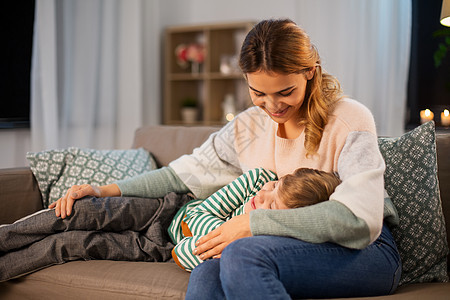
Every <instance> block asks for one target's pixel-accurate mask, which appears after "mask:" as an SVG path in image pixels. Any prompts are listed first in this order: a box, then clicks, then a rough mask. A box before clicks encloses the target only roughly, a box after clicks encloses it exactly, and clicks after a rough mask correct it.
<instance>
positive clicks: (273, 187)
mask: <svg viewBox="0 0 450 300" xmlns="http://www.w3.org/2000/svg"><path fill="white" fill-rule="evenodd" d="M340 182H341V181H340V179H339V178H338V177H337V176H336V175H334V174H332V173H328V172H324V171H319V170H315V169H308V168H299V169H297V170H296V171H295V172H294V173H293V174H288V175H285V176H283V177H282V178H280V179H279V180H277V176H276V174H275V173H273V172H272V171H269V170H265V169H263V168H257V169H253V170H250V171H248V172H246V173H244V174H242V175H241V176H239V177H238V178H237V179H235V180H234V181H233V182H231V183H230V184H228V185H226V186H225V187H223V188H221V189H220V190H219V191H217V192H216V193H214V194H212V195H211V196H210V197H209V198H207V199H206V200H199V199H195V200H192V201H190V202H189V203H187V204H186V205H185V206H184V207H182V208H181V209H180V210H179V211H178V213H177V214H176V216H175V218H174V219H173V221H172V223H171V225H170V227H169V235H170V237H171V238H172V240H173V242H174V243H175V244H176V246H175V248H174V249H173V250H172V257H173V259H174V261H175V262H176V263H177V264H178V266H180V267H181V268H183V269H184V270H186V271H192V270H193V269H194V268H195V267H196V266H197V265H198V264H200V263H201V262H202V260H201V259H200V258H199V257H198V256H196V255H194V254H192V251H193V250H194V249H195V243H196V242H197V240H198V239H200V238H201V237H202V236H203V235H205V234H207V233H209V232H211V231H212V230H214V229H215V228H217V227H219V226H220V225H222V224H223V223H224V222H226V221H227V220H229V219H231V218H232V217H234V216H238V215H241V214H244V213H249V212H250V211H251V210H254V209H290V208H298V207H304V206H308V205H313V204H316V203H319V202H322V201H325V200H328V198H329V197H330V195H331V194H332V193H333V192H334V190H335V188H336V187H337V186H338V185H339V184H340Z"/></svg>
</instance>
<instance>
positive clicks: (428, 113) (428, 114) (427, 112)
mask: <svg viewBox="0 0 450 300" xmlns="http://www.w3.org/2000/svg"><path fill="white" fill-rule="evenodd" d="M430 115H431V110H429V109H425V116H427V117H429V116H430Z"/></svg>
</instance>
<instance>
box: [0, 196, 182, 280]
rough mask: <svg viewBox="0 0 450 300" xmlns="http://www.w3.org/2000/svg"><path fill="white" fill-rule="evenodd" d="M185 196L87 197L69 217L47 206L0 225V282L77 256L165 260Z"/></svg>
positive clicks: (168, 254) (79, 257) (169, 252)
mask: <svg viewBox="0 0 450 300" xmlns="http://www.w3.org/2000/svg"><path fill="white" fill-rule="evenodd" d="M188 200H189V197H188V196H187V195H176V194H175V193H170V194H168V195H166V196H165V197H164V199H144V198H102V199H96V198H86V199H84V200H81V201H77V202H76V205H75V207H74V213H73V215H72V216H71V217H70V218H66V219H64V220H63V219H61V218H56V217H55V213H54V211H51V210H46V211H43V212H40V213H38V214H36V215H33V216H31V217H29V218H26V219H24V220H22V221H20V222H17V223H15V224H12V225H7V226H2V227H1V228H0V240H1V241H2V242H3V241H5V244H7V247H9V248H7V247H3V248H5V249H6V248H7V249H8V250H9V251H8V252H7V253H4V254H3V255H1V254H0V281H1V280H8V279H10V278H13V277H17V276H21V275H24V274H27V273H30V272H33V271H36V270H39V269H41V268H44V267H48V266H51V265H54V264H61V263H64V262H66V261H71V260H76V259H111V260H132V261H136V260H137V261H166V260H168V259H170V254H171V250H172V248H173V244H172V243H171V242H170V241H169V237H168V234H167V228H168V226H169V224H170V221H171V220H172V218H173V216H174V215H175V213H176V212H177V211H178V209H179V208H180V207H181V206H182V205H183V204H185V203H186V202H187V201H188ZM36 232H37V233H36ZM15 234H17V236H15ZM17 240H19V241H17ZM19 244H21V245H23V246H22V247H20V248H18V247H17V245H19ZM1 245H2V246H3V243H1ZM14 247H15V248H14ZM12 249H14V250H12Z"/></svg>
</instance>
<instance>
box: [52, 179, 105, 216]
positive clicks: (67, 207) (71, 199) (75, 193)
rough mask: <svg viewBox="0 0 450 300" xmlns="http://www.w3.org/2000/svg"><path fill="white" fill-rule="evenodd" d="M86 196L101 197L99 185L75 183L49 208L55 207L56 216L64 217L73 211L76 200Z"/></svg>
mask: <svg viewBox="0 0 450 300" xmlns="http://www.w3.org/2000/svg"><path fill="white" fill-rule="evenodd" d="M85 196H95V197H101V196H102V192H101V189H100V188H99V187H97V186H92V185H90V184H83V185H74V186H72V187H71V188H70V189H68V190H67V192H66V194H65V195H64V196H63V197H61V198H59V199H58V201H56V202H53V203H52V204H50V205H49V206H48V208H55V214H56V216H57V217H61V218H63V219H64V218H65V217H66V216H70V214H71V213H72V207H73V204H74V203H75V200H77V199H80V198H83V197H85Z"/></svg>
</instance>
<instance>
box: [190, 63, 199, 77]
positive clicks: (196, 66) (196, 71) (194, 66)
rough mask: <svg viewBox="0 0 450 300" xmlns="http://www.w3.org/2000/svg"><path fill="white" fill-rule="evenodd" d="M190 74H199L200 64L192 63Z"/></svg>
mask: <svg viewBox="0 0 450 300" xmlns="http://www.w3.org/2000/svg"><path fill="white" fill-rule="evenodd" d="M191 72H192V74H199V73H200V63H198V62H195V61H193V62H192V63H191Z"/></svg>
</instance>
